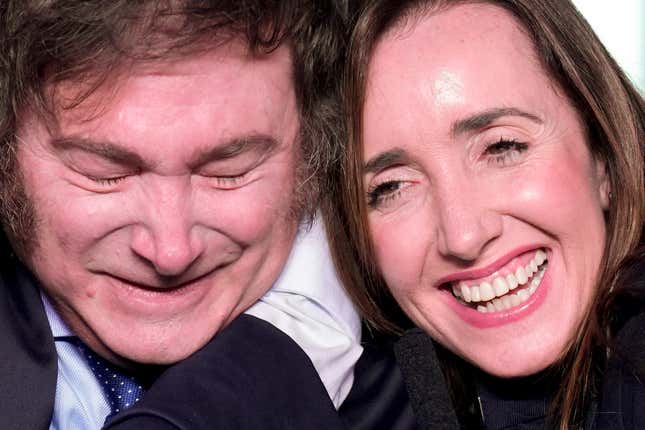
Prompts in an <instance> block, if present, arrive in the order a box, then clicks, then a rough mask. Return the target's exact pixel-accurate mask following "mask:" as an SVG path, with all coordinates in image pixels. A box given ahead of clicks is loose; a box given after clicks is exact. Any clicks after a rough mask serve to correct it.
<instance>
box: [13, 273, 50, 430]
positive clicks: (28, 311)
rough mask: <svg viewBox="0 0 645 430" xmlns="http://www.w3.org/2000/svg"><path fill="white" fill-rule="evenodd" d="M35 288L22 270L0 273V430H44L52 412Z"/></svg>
mask: <svg viewBox="0 0 645 430" xmlns="http://www.w3.org/2000/svg"><path fill="white" fill-rule="evenodd" d="M16 265H17V263H16ZM35 285H36V283H35V282H33V280H32V278H31V275H30V274H29V273H28V272H27V271H26V270H25V269H24V268H22V266H18V269H13V268H12V270H2V271H1V272H0V427H1V428H3V429H10V430H41V429H48V428H49V423H50V421H51V416H52V412H53V409H54V396H55V394H56V376H57V364H56V363H57V356H56V348H55V346H54V339H53V337H52V333H51V330H50V329H49V323H48V322H47V317H46V316H45V310H44V308H43V304H42V301H41V300H40V293H39V291H38V289H37V287H36V286H35Z"/></svg>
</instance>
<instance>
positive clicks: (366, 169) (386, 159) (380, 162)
mask: <svg viewBox="0 0 645 430" xmlns="http://www.w3.org/2000/svg"><path fill="white" fill-rule="evenodd" d="M407 160H408V154H407V152H405V151H404V150H403V149H401V148H393V149H390V150H389V151H385V152H381V153H380V154H378V155H376V156H374V157H372V158H371V159H370V160H369V161H368V162H367V163H365V164H364V165H363V174H365V173H375V172H378V171H380V170H383V169H385V168H386V167H389V166H392V165H394V164H401V163H404V162H406V161H407Z"/></svg>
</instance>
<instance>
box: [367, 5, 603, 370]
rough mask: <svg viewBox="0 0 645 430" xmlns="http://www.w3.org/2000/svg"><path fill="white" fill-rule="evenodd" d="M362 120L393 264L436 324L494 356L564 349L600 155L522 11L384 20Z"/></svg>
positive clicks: (589, 242)
mask: <svg viewBox="0 0 645 430" xmlns="http://www.w3.org/2000/svg"><path fill="white" fill-rule="evenodd" d="M363 115H364V116H363V119H364V130H363V133H364V135H363V136H364V153H363V156H364V179H365V184H366V187H367V189H366V199H367V203H368V210H369V215H368V218H369V226H370V231H371V237H372V240H373V243H374V247H375V250H376V257H377V263H378V265H379V268H380V270H381V271H382V273H383V276H384V278H385V280H386V282H387V283H388V285H389V287H390V289H391V290H392V292H393V294H394V296H395V297H396V299H397V301H398V302H399V304H400V305H401V306H402V307H403V309H404V310H405V311H406V313H407V314H408V315H409V316H410V317H411V318H412V319H413V320H414V321H415V322H416V323H417V324H418V325H419V326H420V327H421V328H423V329H424V330H425V331H426V332H428V333H429V334H430V335H431V336H433V337H434V338H435V339H436V340H438V341H439V342H440V343H442V344H443V345H445V346H446V347H448V348H449V349H450V350H452V351H453V352H455V353H456V354H458V355H460V356H462V357H464V358H466V359H467V360H469V361H470V362H472V363H475V364H476V365H477V366H479V367H480V368H482V369H483V370H485V371H487V372H489V373H491V374H494V375H498V376H503V377H512V376H522V375H528V374H531V373H534V372H536V371H539V370H541V369H544V368H545V367H546V366H548V365H549V364H552V363H554V362H555V361H556V360H557V359H558V357H559V356H560V354H561V353H562V352H563V351H564V350H565V348H566V347H567V343H568V342H569V341H570V340H571V339H572V337H573V336H574V335H575V334H576V330H577V328H578V325H579V323H580V321H581V319H582V318H583V316H584V313H585V310H586V309H587V307H588V306H589V305H590V302H591V299H592V295H593V288H594V282H595V279H596V275H597V270H598V267H599V264H600V261H601V257H602V253H603V248H604V241H605V223H604V216H603V210H604V209H606V207H607V204H608V201H607V199H608V197H607V194H608V183H607V178H606V175H605V166H604V164H603V163H601V162H598V161H595V160H594V158H593V157H592V155H591V154H590V152H589V150H588V148H587V145H586V143H585V133H584V130H583V126H582V125H581V122H580V118H579V117H578V115H577V113H576V110H575V109H574V108H573V107H572V106H571V103H570V102H569V101H568V100H567V99H566V98H565V96H564V95H562V94H561V91H559V90H558V89H557V88H556V87H555V84H554V83H553V82H551V80H550V79H549V77H548V76H546V74H545V72H544V71H543V70H542V68H541V66H540V65H539V62H538V60H537V59H536V53H535V51H534V49H533V47H532V44H531V42H530V41H529V39H528V38H527V36H526V35H525V34H524V33H523V31H522V30H520V29H519V27H518V26H517V24H516V23H515V21H514V20H513V18H512V17H511V16H510V15H509V14H508V13H507V12H505V11H503V10H502V9H500V8H497V7H494V6H490V5H481V4H480V5H462V6H457V7H453V8H451V9H448V10H446V11H443V12H441V13H438V14H435V15H432V16H430V17H426V18H423V19H420V20H418V21H417V20H412V21H411V22H410V24H409V26H406V27H404V28H402V29H399V30H397V31H394V32H391V33H388V34H386V35H385V36H384V38H383V39H382V41H381V42H380V43H379V44H378V45H377V47H376V49H375V51H374V54H373V57H372V61H371V63H370V68H369V73H368V80H367V96H366V103H365V107H364V112H363Z"/></svg>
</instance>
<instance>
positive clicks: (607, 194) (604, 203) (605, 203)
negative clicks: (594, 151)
mask: <svg viewBox="0 0 645 430" xmlns="http://www.w3.org/2000/svg"><path fill="white" fill-rule="evenodd" d="M594 164H595V169H596V171H595V173H596V184H597V186H598V200H599V201H600V206H601V207H602V209H603V210H605V211H606V210H608V209H609V203H610V201H611V196H612V189H611V181H610V180H609V174H608V173H607V163H606V162H605V160H603V159H601V158H599V157H595V160H594Z"/></svg>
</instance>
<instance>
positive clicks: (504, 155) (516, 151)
mask: <svg viewBox="0 0 645 430" xmlns="http://www.w3.org/2000/svg"><path fill="white" fill-rule="evenodd" d="M527 149H528V145H527V144H526V143H525V142H520V141H517V140H515V139H505V138H501V139H500V140H498V141H497V142H495V143H493V144H491V145H489V146H487V147H486V150H485V151H484V154H485V155H486V156H487V157H488V158H487V160H488V161H489V162H490V163H493V164H496V165H506V164H509V163H513V162H514V161H517V158H518V157H519V156H520V155H521V154H522V153H523V152H524V151H526V150H527Z"/></svg>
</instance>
